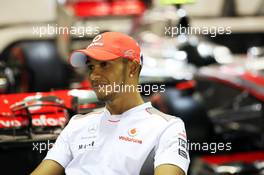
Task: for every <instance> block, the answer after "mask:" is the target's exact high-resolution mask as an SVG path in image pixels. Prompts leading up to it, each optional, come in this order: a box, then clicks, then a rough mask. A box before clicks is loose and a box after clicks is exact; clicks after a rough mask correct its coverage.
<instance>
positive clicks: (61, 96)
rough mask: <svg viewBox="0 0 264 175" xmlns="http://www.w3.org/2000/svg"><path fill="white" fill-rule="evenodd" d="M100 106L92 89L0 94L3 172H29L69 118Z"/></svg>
mask: <svg viewBox="0 0 264 175" xmlns="http://www.w3.org/2000/svg"><path fill="white" fill-rule="evenodd" d="M100 105H101V104H100V103H98V102H97V98H96V95H95V93H94V91H92V90H79V89H73V90H57V91H51V92H35V93H18V94H2V95H0V152H1V153H0V154H1V158H0V164H1V167H2V170H1V171H2V173H4V174H7V173H8V174H29V173H30V171H32V170H33V169H34V168H35V167H36V165H37V164H39V162H40V161H41V160H42V159H43V158H44V156H45V154H46V152H47V151H48V150H49V148H50V146H52V144H53V143H54V141H55V139H56V138H57V136H58V134H59V133H60V131H61V130H62V129H63V127H64V126H65V125H66V124H67V122H68V120H69V118H70V117H72V116H73V115H74V114H76V113H87V112H89V111H91V110H93V109H94V108H95V107H96V108H98V107H100ZM14 164H16V168H13V165H14Z"/></svg>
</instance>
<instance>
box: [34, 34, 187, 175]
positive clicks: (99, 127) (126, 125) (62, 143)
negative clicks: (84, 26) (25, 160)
mask: <svg viewBox="0 0 264 175" xmlns="http://www.w3.org/2000/svg"><path fill="white" fill-rule="evenodd" d="M69 61H70V63H71V64H72V65H73V66H74V67H83V66H85V67H87V69H88V71H87V72H88V78H89V80H90V82H91V84H92V87H93V88H94V90H95V92H96V95H97V97H98V99H99V100H101V101H104V102H105V104H106V106H105V108H104V110H102V111H100V112H92V113H88V114H86V115H76V116H74V117H73V118H72V119H71V120H70V122H69V123H68V125H67V126H66V127H65V128H64V130H63V131H62V132H61V134H60V136H59V137H58V139H57V140H56V143H55V145H54V146H53V148H52V149H51V150H50V151H49V152H48V154H47V156H46V158H45V159H44V160H43V161H42V163H41V164H40V165H39V166H38V167H37V169H36V170H35V171H34V172H33V173H32V175H58V174H62V173H63V172H65V173H66V174H73V175H88V174H92V175H138V174H140V172H141V171H142V169H143V168H142V167H143V165H144V162H145V161H146V160H147V158H148V156H149V155H151V153H154V159H155V160H154V167H155V173H154V174H155V175H184V174H187V170H188V166H189V161H190V160H189V155H188V150H187V139H186V133H185V128H184V123H183V122H182V120H181V119H179V118H177V117H174V116H169V115H166V114H163V113H161V112H160V111H158V110H156V109H154V108H153V107H152V106H151V104H150V103H144V102H143V100H142V98H141V96H140V92H139V91H138V89H137V88H136V87H138V80H139V73H140V70H141V66H142V60H141V57H140V48H139V46H138V44H137V43H136V42H135V41H134V40H133V39H132V38H131V37H129V36H127V35H125V34H122V33H118V32H106V33H103V34H100V35H97V36H96V37H95V38H94V39H93V42H92V43H91V44H90V45H89V46H88V47H87V48H86V49H84V50H78V51H76V52H74V53H73V54H72V56H71V57H70V60H69Z"/></svg>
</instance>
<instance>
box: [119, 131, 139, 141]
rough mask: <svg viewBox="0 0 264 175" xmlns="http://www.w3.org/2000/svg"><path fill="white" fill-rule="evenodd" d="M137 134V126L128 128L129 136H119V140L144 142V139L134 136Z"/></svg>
mask: <svg viewBox="0 0 264 175" xmlns="http://www.w3.org/2000/svg"><path fill="white" fill-rule="evenodd" d="M137 134H138V130H137V129H136V128H131V129H129V130H128V135H129V137H128V136H119V140H123V141H126V142H133V143H138V144H142V140H140V139H136V138H134V137H135V136H136V135H137Z"/></svg>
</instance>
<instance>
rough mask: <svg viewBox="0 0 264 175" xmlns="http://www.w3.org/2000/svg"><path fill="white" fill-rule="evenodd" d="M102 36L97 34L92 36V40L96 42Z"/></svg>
mask: <svg viewBox="0 0 264 175" xmlns="http://www.w3.org/2000/svg"><path fill="white" fill-rule="evenodd" d="M101 38H102V35H97V36H96V37H94V39H93V42H97V41H99V40H100V39H101Z"/></svg>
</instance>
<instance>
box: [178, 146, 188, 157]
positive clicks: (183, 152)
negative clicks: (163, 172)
mask: <svg viewBox="0 0 264 175" xmlns="http://www.w3.org/2000/svg"><path fill="white" fill-rule="evenodd" d="M178 154H179V155H180V156H182V157H183V158H185V159H188V156H187V153H186V151H184V150H182V149H181V148H179V149H178Z"/></svg>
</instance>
